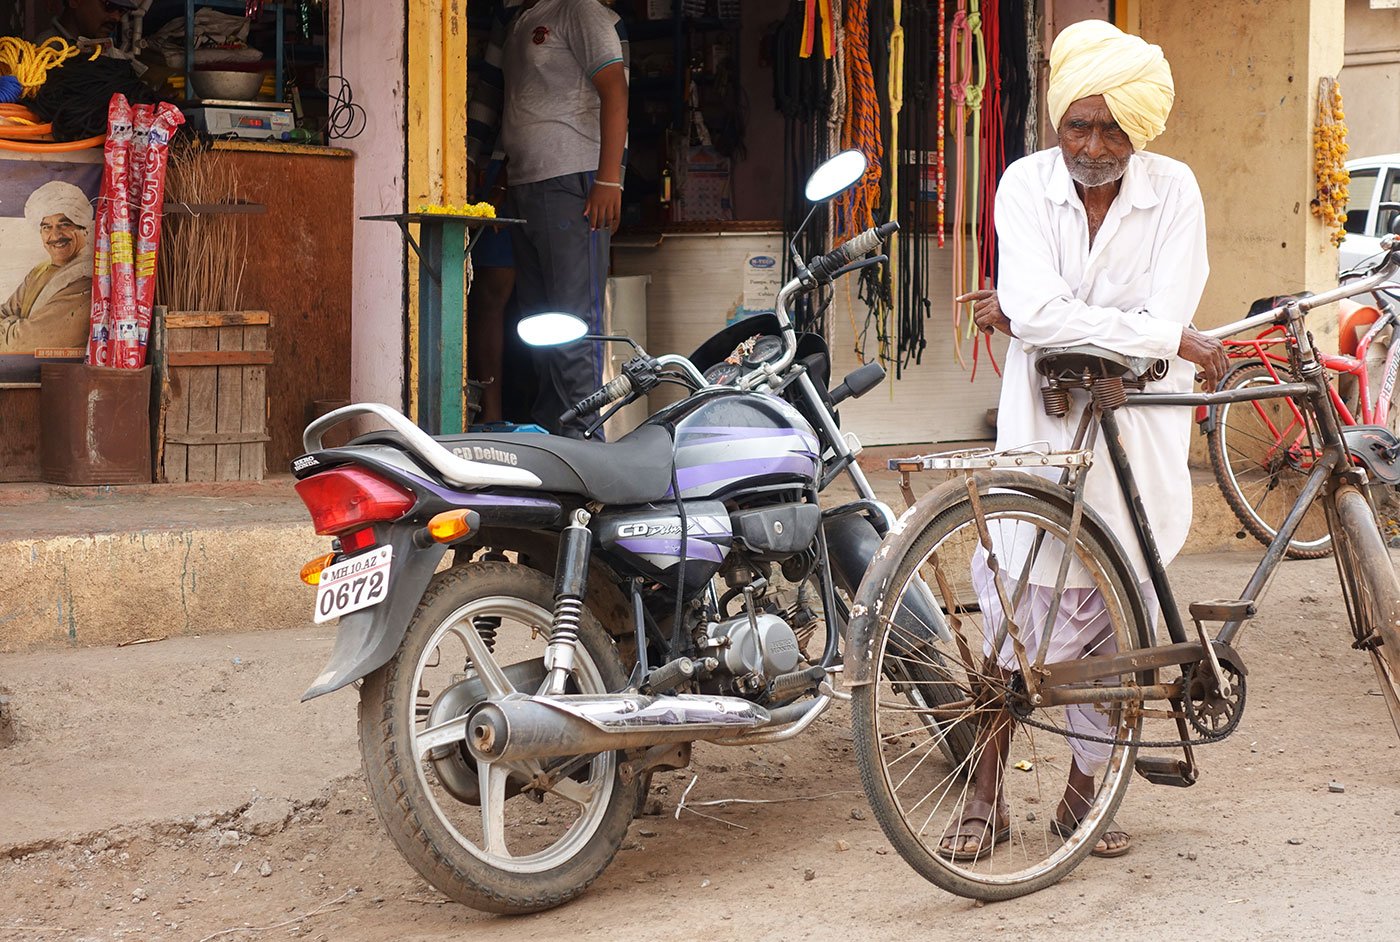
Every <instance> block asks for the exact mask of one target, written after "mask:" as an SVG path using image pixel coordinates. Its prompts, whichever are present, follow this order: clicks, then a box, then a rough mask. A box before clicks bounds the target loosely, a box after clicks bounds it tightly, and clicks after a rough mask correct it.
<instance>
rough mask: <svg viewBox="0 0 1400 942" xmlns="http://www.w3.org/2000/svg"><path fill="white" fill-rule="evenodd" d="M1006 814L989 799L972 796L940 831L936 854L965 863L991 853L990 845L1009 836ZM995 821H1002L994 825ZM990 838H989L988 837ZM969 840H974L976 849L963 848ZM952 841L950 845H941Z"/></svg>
mask: <svg viewBox="0 0 1400 942" xmlns="http://www.w3.org/2000/svg"><path fill="white" fill-rule="evenodd" d="M1008 817H1009V815H1008V814H1007V813H1006V810H1005V809H997V808H993V807H992V805H991V804H990V803H988V802H985V801H982V800H981V799H980V798H974V799H972V800H971V801H969V802H967V803H966V804H965V805H963V809H962V814H961V815H960V816H959V818H958V820H957V821H956V822H955V823H954V824H952V825H950V826H949V828H948V830H947V831H945V832H944V833H943V839H942V840H940V841H939V843H938V855H939V856H940V857H943V858H945V859H947V860H952V861H957V862H968V861H973V860H977V859H979V858H980V857H982V855H984V854H988V853H991V850H992V848H993V847H995V846H996V845H997V844H1000V843H1002V842H1004V841H1007V840H1010V838H1011V824H1010V823H1009V822H1006V819H1007V818H1008ZM998 822H1005V823H1002V824H1001V826H1000V827H997V823H998ZM989 837H990V838H991V840H988V838H989ZM969 840H974V841H976V842H977V849H976V850H972V851H967V850H962V849H961V848H962V846H963V845H964V844H966V843H967V842H968V841H969ZM948 842H952V845H953V846H951V847H945V846H943V845H944V844H945V843H948Z"/></svg>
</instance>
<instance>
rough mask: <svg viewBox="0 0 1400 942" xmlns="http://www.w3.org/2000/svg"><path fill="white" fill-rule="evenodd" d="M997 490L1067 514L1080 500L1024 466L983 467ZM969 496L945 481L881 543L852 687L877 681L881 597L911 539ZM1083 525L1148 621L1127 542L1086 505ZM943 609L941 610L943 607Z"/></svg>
mask: <svg viewBox="0 0 1400 942" xmlns="http://www.w3.org/2000/svg"><path fill="white" fill-rule="evenodd" d="M993 490H996V491H1016V492H1019V493H1022V494H1025V495H1027V496H1029V497H1033V498H1035V499H1037V500H1043V501H1045V502H1046V503H1050V504H1054V505H1056V506H1058V507H1059V508H1060V509H1062V510H1063V511H1064V512H1065V513H1070V512H1071V511H1072V509H1073V507H1074V500H1073V497H1072V495H1071V494H1070V493H1069V491H1067V490H1065V489H1064V488H1063V487H1061V486H1059V485H1058V484H1056V483H1054V482H1053V481H1047V480H1046V479H1044V478H1042V477H1039V476H1037V475H1034V474H1027V473H1026V472H1024V471H981V472H978V474H977V492H978V493H979V494H981V495H984V496H985V495H986V494H988V493H989V492H991V491H993ZM966 497H967V484H966V482H965V481H964V479H963V478H961V477H958V478H954V479H953V480H951V481H947V482H945V483H944V484H941V485H939V486H938V487H936V488H934V489H933V490H931V491H929V492H928V493H927V494H925V495H924V496H923V497H921V498H919V501H918V503H916V504H915V505H914V506H913V507H910V508H909V509H908V510H907V511H905V512H904V514H903V515H902V516H901V517H900V518H899V520H897V521H896V522H895V525H894V527H893V528H892V529H891V530H890V532H889V535H888V536H886V537H885V539H884V542H882V543H881V544H880V549H879V550H878V551H877V552H876V553H875V556H874V558H873V559H872V560H871V562H870V568H869V570H867V572H866V575H865V579H864V580H862V582H861V584H860V591H859V593H857V595H856V597H855V601H854V603H853V604H852V605H851V620H850V624H849V626H848V627H847V631H846V657H845V672H844V674H843V677H842V681H843V683H844V684H846V685H847V686H850V687H861V686H865V685H867V684H871V683H874V681H875V680H876V678H875V677H872V676H871V664H872V662H873V661H874V656H875V638H876V635H877V629H878V628H879V626H880V611H879V607H880V604H881V603H880V600H881V599H883V598H884V597H885V594H886V592H887V591H888V590H889V585H890V583H891V582H892V581H893V580H894V578H895V576H896V574H897V573H898V570H899V568H900V563H901V561H902V559H903V557H904V554H905V553H907V552H908V551H909V546H910V544H911V543H912V542H913V541H914V540H915V539H917V538H918V535H919V534H920V533H921V532H923V530H924V528H925V527H927V526H928V525H929V524H930V523H932V522H933V520H934V519H935V518H937V516H938V515H939V514H941V513H943V512H944V511H945V510H947V509H948V508H950V507H952V506H954V505H955V504H957V503H958V502H959V501H961V500H963V499H965V498H966ZM1080 526H1081V528H1082V529H1083V530H1084V531H1085V532H1086V533H1088V534H1090V535H1092V536H1093V537H1095V538H1097V539H1098V540H1099V541H1100V543H1101V545H1103V546H1104V548H1105V549H1106V550H1108V553H1109V555H1110V556H1111V557H1113V558H1112V559H1111V560H1110V561H1109V564H1110V565H1111V566H1113V567H1115V568H1116V569H1117V570H1118V572H1119V574H1120V575H1121V576H1122V577H1123V581H1124V583H1125V587H1126V589H1127V592H1128V604H1129V605H1130V606H1131V607H1132V609H1133V612H1132V614H1133V617H1134V618H1136V619H1137V620H1138V621H1139V622H1145V621H1146V620H1147V611H1146V608H1145V607H1144V605H1143V601H1142V593H1141V592H1138V591H1135V590H1136V589H1137V587H1138V584H1137V579H1136V577H1135V576H1134V575H1133V568H1132V564H1131V563H1130V562H1128V557H1127V555H1126V554H1125V553H1124V551H1123V547H1122V545H1121V544H1120V543H1119V542H1118V540H1117V538H1116V537H1114V536H1113V534H1112V533H1111V532H1110V531H1109V529H1108V528H1107V527H1106V526H1105V525H1104V522H1103V518H1102V517H1100V516H1099V515H1098V514H1097V513H1096V512H1095V511H1094V509H1093V508H1092V507H1088V506H1086V507H1084V517H1083V520H1082V522H1081V523H1080ZM936 608H937V606H936ZM938 610H940V612H941V609H938Z"/></svg>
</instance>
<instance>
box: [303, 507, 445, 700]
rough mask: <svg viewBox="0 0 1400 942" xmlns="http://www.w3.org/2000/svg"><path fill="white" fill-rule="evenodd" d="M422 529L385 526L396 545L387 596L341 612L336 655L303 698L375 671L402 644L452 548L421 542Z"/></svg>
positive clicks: (339, 686) (325, 691) (333, 653)
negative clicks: (417, 537)
mask: <svg viewBox="0 0 1400 942" xmlns="http://www.w3.org/2000/svg"><path fill="white" fill-rule="evenodd" d="M376 529H378V528H376ZM417 529H419V527H417V526H392V527H387V528H385V530H386V531H387V536H388V538H389V539H388V543H389V545H390V546H392V547H393V550H394V562H393V567H392V569H391V570H390V574H389V591H388V595H387V596H386V597H385V599H384V601H383V602H380V603H379V604H378V605H373V606H371V607H369V608H362V609H360V610H359V611H358V612H351V613H350V614H348V615H342V616H341V617H340V626H339V628H338V630H337V632H336V636H335V647H334V648H333V649H332V650H331V658H330V660H329V661H327V662H326V667H325V670H323V671H321V673H320V675H319V676H318V677H317V678H316V680H315V682H313V683H312V685H311V686H310V687H309V688H308V689H307V691H306V693H304V694H302V695H301V699H302V702H303V703H304V702H306V701H307V700H313V699H315V698H316V697H319V696H321V695H322V694H327V693H331V692H332V691H335V690H339V689H340V688H341V687H344V686H346V685H347V684H353V683H354V682H355V681H357V680H360V679H362V678H364V677H366V676H367V675H369V674H371V673H373V672H374V671H376V670H378V669H379V668H381V667H383V666H384V665H385V664H387V663H388V662H389V658H391V657H393V656H394V652H395V651H397V650H398V649H399V645H400V644H402V643H403V637H404V634H405V633H407V631H408V623H409V620H410V619H412V618H413V612H414V610H415V609H417V607H418V603H419V602H420V601H421V600H422V598H423V593H424V592H425V591H427V588H428V581H429V580H430V579H432V577H433V573H434V572H436V571H437V567H438V563H440V562H442V557H443V555H444V554H445V553H446V552H447V547H446V546H445V545H443V544H441V543H433V544H432V545H430V546H427V547H420V546H418V545H417V544H416V543H415V541H414V539H413V534H414V531H415V530H417ZM381 545H382V538H381Z"/></svg>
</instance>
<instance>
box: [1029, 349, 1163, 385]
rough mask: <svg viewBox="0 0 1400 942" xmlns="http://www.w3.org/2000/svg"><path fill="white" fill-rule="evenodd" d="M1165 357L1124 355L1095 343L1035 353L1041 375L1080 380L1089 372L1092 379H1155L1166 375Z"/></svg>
mask: <svg viewBox="0 0 1400 942" xmlns="http://www.w3.org/2000/svg"><path fill="white" fill-rule="evenodd" d="M1167 366H1168V363H1167V361H1166V360H1156V359H1151V358H1149V357H1130V356H1125V355H1123V354H1121V353H1118V352H1116V351H1113V350H1109V349H1107V348H1105V347H1100V346H1097V345H1095V344H1092V343H1085V344H1076V345H1074V346H1068V347H1041V348H1040V349H1039V350H1037V351H1036V353H1035V369H1036V372H1038V373H1039V374H1040V375H1041V376H1048V377H1054V378H1056V379H1071V380H1078V379H1080V378H1082V377H1083V376H1084V375H1085V374H1086V373H1087V374H1088V375H1089V377H1090V378H1091V379H1099V378H1101V379H1113V378H1115V377H1123V378H1124V379H1141V380H1145V381H1146V380H1155V379H1161V378H1162V377H1163V376H1166V375H1167Z"/></svg>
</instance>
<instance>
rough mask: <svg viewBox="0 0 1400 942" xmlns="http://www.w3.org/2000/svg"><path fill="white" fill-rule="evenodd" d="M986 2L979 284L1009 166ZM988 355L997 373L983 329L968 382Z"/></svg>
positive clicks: (990, 263)
mask: <svg viewBox="0 0 1400 942" xmlns="http://www.w3.org/2000/svg"><path fill="white" fill-rule="evenodd" d="M983 2H984V3H985V4H986V7H985V9H984V12H985V13H986V16H985V17H984V18H983V24H984V25H983V38H984V44H983V48H984V60H983V62H984V68H985V70H986V71H985V72H984V74H983V86H984V88H983V105H984V107H982V108H981V109H979V112H978V113H979V115H982V116H983V117H984V120H983V122H982V136H981V140H980V144H981V149H982V153H983V155H984V158H985V165H984V166H983V168H982V172H981V176H980V178H979V179H977V180H974V181H973V184H972V185H973V192H974V193H975V194H978V195H980V196H981V201H982V207H981V212H980V213H979V214H978V217H977V219H976V220H975V225H976V232H977V236H976V237H977V239H978V240H979V243H980V245H979V248H978V249H977V250H976V251H975V256H974V258H973V264H974V265H975V266H976V272H977V278H976V284H977V287H979V288H987V287H995V286H996V252H997V243H996V221H995V219H994V213H995V209H996V193H997V182H998V181H999V180H1000V179H1001V174H1002V171H1003V170H1005V169H1006V146H1005V137H1004V134H1003V128H1004V121H1003V117H1002V108H1001V18H1000V11H999V10H998V4H999V2H1000V0H983ZM984 348H985V349H986V351H987V359H989V360H990V361H991V364H992V369H993V370H994V371H995V372H996V374H997V375H998V376H1000V375H1001V367H1000V366H999V365H998V364H997V361H996V355H995V354H994V353H993V352H992V336H991V334H987V333H983V334H982V335H981V337H980V338H979V337H978V336H977V334H976V333H974V334H973V337H972V375H971V376H969V377H968V381H969V382H976V381H977V363H978V359H979V354H980V352H981V351H982V350H983V349H984Z"/></svg>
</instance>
